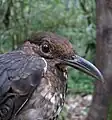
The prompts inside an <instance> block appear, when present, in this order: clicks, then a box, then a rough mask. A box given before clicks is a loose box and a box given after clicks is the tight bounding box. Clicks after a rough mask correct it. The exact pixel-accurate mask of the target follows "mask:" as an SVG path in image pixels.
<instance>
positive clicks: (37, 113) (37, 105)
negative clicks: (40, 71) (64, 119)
mask: <svg viewBox="0 0 112 120" xmlns="http://www.w3.org/2000/svg"><path fill="white" fill-rule="evenodd" d="M66 88H67V78H66V76H65V73H62V72H60V71H58V72H57V71H56V70H55V71H54V70H53V71H51V70H50V71H47V73H46V74H44V76H43V78H42V80H41V84H40V86H39V87H38V88H37V89H36V90H35V92H34V93H33V95H32V97H31V99H30V100H29V101H28V103H27V105H25V107H24V108H23V109H22V110H21V112H20V113H19V114H18V116H17V118H16V120H57V117H58V115H59V114H60V112H61V110H62V107H63V105H64V100H65V95H66Z"/></svg>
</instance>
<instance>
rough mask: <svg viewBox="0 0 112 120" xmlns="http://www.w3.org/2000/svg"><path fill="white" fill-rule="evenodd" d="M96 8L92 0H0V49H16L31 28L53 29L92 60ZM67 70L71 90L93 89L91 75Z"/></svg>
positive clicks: (29, 32) (2, 51) (88, 90)
mask: <svg viewBox="0 0 112 120" xmlns="http://www.w3.org/2000/svg"><path fill="white" fill-rule="evenodd" d="M95 7H96V6H95V0H0V52H1V53H4V52H7V51H11V50H13V49H15V48H17V46H18V45H20V44H21V43H22V42H23V41H24V40H25V39H26V38H27V37H28V36H29V35H30V34H31V33H32V32H34V31H52V32H56V33H57V34H60V35H62V36H65V37H67V38H68V39H69V40H70V41H71V42H72V44H73V47H74V48H75V49H76V51H77V53H78V54H80V55H81V56H83V57H85V58H86V59H88V60H90V61H91V62H93V63H94V61H95V60H94V58H95V39H96V38H95V36H96V35H95V34H96V32H95V31H96V26H95V22H96V21H95V18H96V16H95V9H96V8H95ZM69 71H70V74H69V79H70V80H69V81H68V83H69V84H68V87H69V90H70V91H73V92H76V93H78V92H84V93H91V92H92V90H93V86H92V82H91V81H90V79H91V78H90V77H88V76H87V75H85V74H83V73H81V72H78V71H74V70H73V69H70V70H69Z"/></svg>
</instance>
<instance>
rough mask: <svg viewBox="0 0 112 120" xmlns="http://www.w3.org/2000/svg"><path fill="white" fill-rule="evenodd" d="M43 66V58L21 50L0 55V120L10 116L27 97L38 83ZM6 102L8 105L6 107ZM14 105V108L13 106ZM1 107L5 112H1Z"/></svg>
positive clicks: (6, 119)
mask: <svg viewBox="0 0 112 120" xmlns="http://www.w3.org/2000/svg"><path fill="white" fill-rule="evenodd" d="M45 67H46V63H45V61H44V60H43V58H41V57H38V56H36V55H32V56H31V55H27V54H25V53H24V52H23V51H13V52H10V53H6V54H2V55H0V119H1V120H8V119H9V118H11V117H12V116H13V115H14V114H15V113H16V112H17V111H18V110H19V109H20V108H21V106H22V105H23V104H24V103H25V101H27V100H28V99H29V97H30V96H31V94H32V93H33V91H34V89H35V88H36V87H37V86H38V85H39V83H40V81H41V77H42V74H43V72H44V68H45ZM12 103H13V104H12ZM7 104H8V107H6V106H7ZM14 106H16V108H13V107H14ZM12 108H13V109H14V110H13V111H12ZM3 109H5V110H6V111H7V112H3ZM5 116H8V117H7V118H6V117H5Z"/></svg>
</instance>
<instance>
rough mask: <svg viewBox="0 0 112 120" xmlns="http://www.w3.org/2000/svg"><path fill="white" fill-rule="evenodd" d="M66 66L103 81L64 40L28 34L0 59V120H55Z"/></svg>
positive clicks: (63, 92)
mask: <svg viewBox="0 0 112 120" xmlns="http://www.w3.org/2000/svg"><path fill="white" fill-rule="evenodd" d="M68 66H70V67H73V68H74V69H78V70H80V71H82V72H84V73H87V74H88V75H90V76H92V77H94V78H96V79H97V80H101V81H104V78H103V75H102V74H101V72H100V71H99V70H98V68H97V67H95V65H93V64H92V63H90V62H89V61H88V60H86V59H84V58H82V57H80V56H79V55H78V54H77V53H76V51H75V50H74V49H73V47H72V44H71V43H70V42H69V40H68V39H66V38H65V37H62V36H59V35H57V34H55V33H52V32H36V33H34V34H32V35H31V36H30V37H29V38H28V39H26V40H25V41H24V43H23V44H22V45H21V46H20V47H19V48H18V49H16V50H14V51H10V52H8V53H4V54H1V55H0V120H57V119H58V116H59V114H60V112H61V111H62V108H63V106H64V101H65V98H66V93H67V78H68V71H67V70H68Z"/></svg>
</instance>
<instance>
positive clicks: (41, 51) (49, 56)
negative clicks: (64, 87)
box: [29, 32, 103, 80]
mask: <svg viewBox="0 0 112 120" xmlns="http://www.w3.org/2000/svg"><path fill="white" fill-rule="evenodd" d="M29 41H30V44H32V49H33V52H34V53H36V54H38V55H39V56H41V57H43V58H45V60H46V61H47V62H51V61H52V62H51V63H52V66H54V67H57V68H58V69H59V70H62V72H63V71H64V70H66V66H71V67H73V68H75V69H78V70H81V71H83V72H84V73H87V74H88V75H90V76H92V77H94V78H96V79H99V80H103V76H102V74H101V72H100V71H99V70H98V69H97V68H96V67H95V66H94V65H93V64H92V63H90V62H89V61H87V60H85V59H84V58H82V57H80V56H78V55H77V54H76V52H75V51H74V50H73V47H72V45H71V43H70V42H69V41H68V40H67V39H65V38H64V37H60V36H58V35H56V34H53V33H48V32H40V33H35V34H33V35H32V36H31V38H30V39H29Z"/></svg>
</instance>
